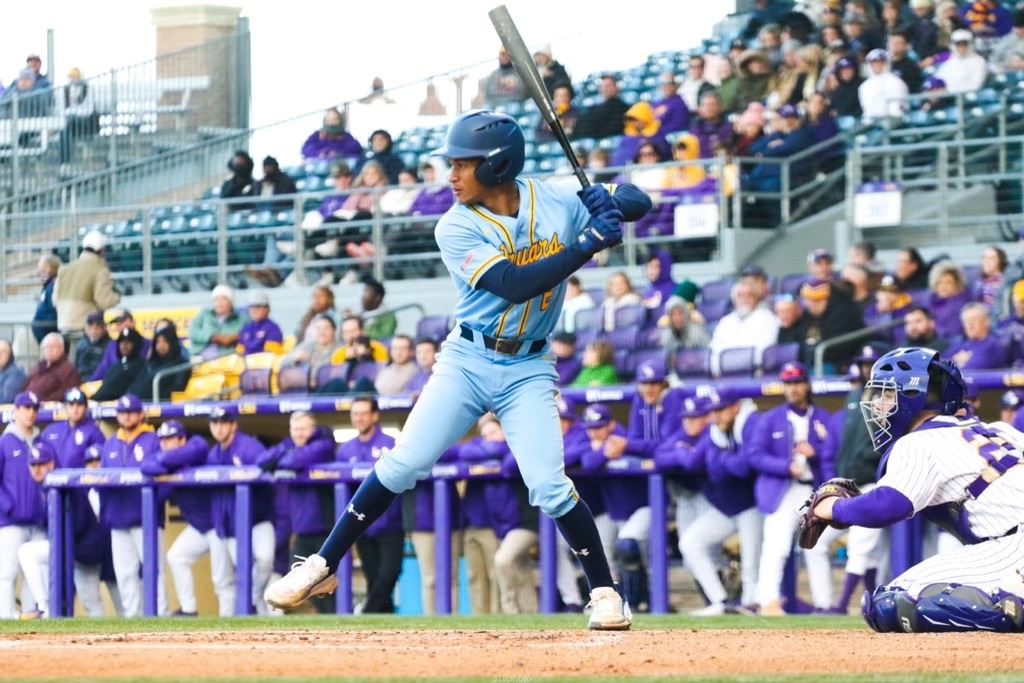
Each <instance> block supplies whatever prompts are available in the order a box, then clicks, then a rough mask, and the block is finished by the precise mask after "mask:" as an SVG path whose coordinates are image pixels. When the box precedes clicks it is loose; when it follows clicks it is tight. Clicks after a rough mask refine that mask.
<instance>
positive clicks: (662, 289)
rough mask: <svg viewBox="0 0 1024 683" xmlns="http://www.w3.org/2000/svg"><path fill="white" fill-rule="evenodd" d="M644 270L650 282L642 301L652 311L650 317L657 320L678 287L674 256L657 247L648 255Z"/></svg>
mask: <svg viewBox="0 0 1024 683" xmlns="http://www.w3.org/2000/svg"><path fill="white" fill-rule="evenodd" d="M644 272H645V274H646V275H647V282H648V283H649V284H648V286H647V291H646V292H644V295H643V299H642V300H641V301H640V303H641V304H642V305H643V306H644V307H645V308H647V309H648V311H650V313H649V315H648V317H649V318H650V319H651V320H657V319H658V318H659V317H661V314H662V311H663V310H664V308H665V302H667V301H668V298H669V297H670V296H672V292H673V291H675V288H676V283H675V281H673V280H672V257H671V256H670V255H669V254H668V252H666V251H661V250H660V249H656V250H655V251H653V252H652V253H651V255H650V257H648V259H647V264H646V265H645V266H644Z"/></svg>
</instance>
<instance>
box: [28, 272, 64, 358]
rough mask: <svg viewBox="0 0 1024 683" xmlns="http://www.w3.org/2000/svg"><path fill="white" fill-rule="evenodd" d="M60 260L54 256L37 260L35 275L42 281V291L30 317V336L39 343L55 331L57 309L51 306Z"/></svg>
mask: <svg viewBox="0 0 1024 683" xmlns="http://www.w3.org/2000/svg"><path fill="white" fill-rule="evenodd" d="M60 266H61V263H60V258H59V257H57V256H55V255H54V254H45V255H43V256H41V257H40V258H39V264H38V265H37V266H36V274H37V275H38V276H39V279H40V280H42V283H43V287H42V291H40V292H39V303H38V304H36V312H35V314H34V315H33V316H32V336H33V337H35V338H36V341H37V342H41V341H42V340H43V337H45V336H46V335H47V334H49V333H50V332H53V331H55V330H56V329H57V308H56V307H55V306H54V305H53V285H54V283H55V282H56V281H57V271H58V270H60Z"/></svg>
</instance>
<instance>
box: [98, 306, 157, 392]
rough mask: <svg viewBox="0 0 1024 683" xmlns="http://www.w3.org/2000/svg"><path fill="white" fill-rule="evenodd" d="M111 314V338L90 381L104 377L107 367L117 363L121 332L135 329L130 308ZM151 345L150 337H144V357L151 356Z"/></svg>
mask: <svg viewBox="0 0 1024 683" xmlns="http://www.w3.org/2000/svg"><path fill="white" fill-rule="evenodd" d="M110 315H111V318H110V328H111V334H110V336H111V340H110V342H109V343H108V344H107V348H106V350H105V351H104V352H103V358H101V359H100V364H99V365H97V366H96V370H95V371H94V372H93V373H92V375H91V376H90V377H89V379H90V381H95V380H98V379H103V375H104V373H106V371H107V368H109V367H110V366H112V365H115V364H116V363H117V361H118V358H119V355H118V343H117V340H118V339H119V338H120V337H121V332H122V331H124V330H125V329H131V330H134V329H135V317H134V316H133V315H132V312H131V311H129V310H128V309H126V308H125V309H121V310H115V311H111V313H110ZM151 346H152V345H151V343H150V341H149V340H148V339H143V341H142V357H143V358H148V357H149V349H150V347H151Z"/></svg>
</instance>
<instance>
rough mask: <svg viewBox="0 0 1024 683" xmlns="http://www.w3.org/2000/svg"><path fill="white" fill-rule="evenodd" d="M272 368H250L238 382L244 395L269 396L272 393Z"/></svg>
mask: <svg viewBox="0 0 1024 683" xmlns="http://www.w3.org/2000/svg"><path fill="white" fill-rule="evenodd" d="M270 373H271V370H270V368H249V369H248V370H244V371H243V372H242V376H241V377H240V378H239V380H238V384H239V387H240V388H241V390H242V393H243V394H259V395H267V394H269V393H270Z"/></svg>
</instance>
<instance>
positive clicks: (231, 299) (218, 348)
mask: <svg viewBox="0 0 1024 683" xmlns="http://www.w3.org/2000/svg"><path fill="white" fill-rule="evenodd" d="M211 298H212V299H213V306H212V307H210V308H204V309H203V310H201V311H200V312H199V313H197V314H196V317H195V318H193V319H192V322H191V323H190V324H189V326H188V338H189V342H190V343H191V345H192V349H193V353H199V354H201V355H202V356H203V358H207V359H209V358H216V357H217V356H223V355H225V354H228V353H234V352H235V346H237V345H238V336H239V334H240V333H241V331H242V328H243V327H244V326H245V324H246V323H247V322H249V318H248V317H247V316H246V315H245V314H244V313H240V312H239V311H238V310H237V309H236V308H235V293H234V292H233V291H231V288H230V287H228V286H227V285H217V286H216V287H214V288H213V292H211Z"/></svg>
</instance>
